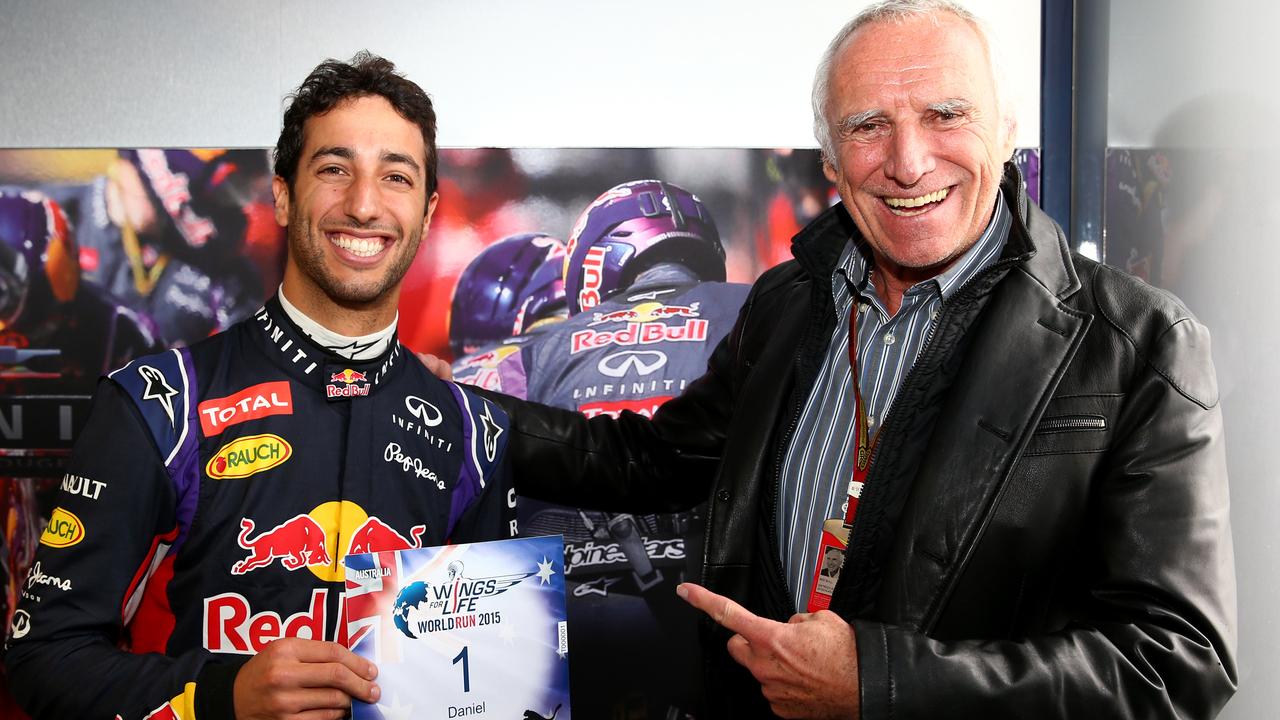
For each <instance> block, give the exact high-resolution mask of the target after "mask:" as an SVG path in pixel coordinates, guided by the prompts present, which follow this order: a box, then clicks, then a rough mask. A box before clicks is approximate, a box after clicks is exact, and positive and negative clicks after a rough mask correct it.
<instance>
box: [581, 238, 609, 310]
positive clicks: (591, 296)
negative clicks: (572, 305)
mask: <svg viewBox="0 0 1280 720" xmlns="http://www.w3.org/2000/svg"><path fill="white" fill-rule="evenodd" d="M608 253H609V250H608V248H603V247H593V248H589V249H588V250H587V256H586V257H585V258H583V259H582V289H581V290H579V291H578V307H580V308H582V309H583V310H590V309H591V308H593V307H595V306H597V305H599V304H600V301H601V300H603V299H604V298H602V297H600V286H601V285H603V284H604V258H605V256H606V255H607V254H608Z"/></svg>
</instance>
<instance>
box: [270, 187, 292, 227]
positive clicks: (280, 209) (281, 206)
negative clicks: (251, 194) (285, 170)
mask: <svg viewBox="0 0 1280 720" xmlns="http://www.w3.org/2000/svg"><path fill="white" fill-rule="evenodd" d="M271 194H272V196H274V197H275V199H276V224H277V225H279V226H280V227H289V183H287V182H285V180H284V178H282V177H280V176H279V175H276V176H275V177H273V178H271Z"/></svg>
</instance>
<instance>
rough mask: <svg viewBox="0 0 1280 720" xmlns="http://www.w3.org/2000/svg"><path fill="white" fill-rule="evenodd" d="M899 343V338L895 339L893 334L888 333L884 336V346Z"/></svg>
mask: <svg viewBox="0 0 1280 720" xmlns="http://www.w3.org/2000/svg"><path fill="white" fill-rule="evenodd" d="M897 341H898V338H897V337H895V336H894V334H893V333H886V334H885V336H884V344H885V345H892V344H894V343H895V342H897Z"/></svg>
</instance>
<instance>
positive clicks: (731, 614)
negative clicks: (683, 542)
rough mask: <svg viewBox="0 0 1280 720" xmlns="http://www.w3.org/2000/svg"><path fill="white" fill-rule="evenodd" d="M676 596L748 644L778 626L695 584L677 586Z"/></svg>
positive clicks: (761, 637) (758, 639)
mask: <svg viewBox="0 0 1280 720" xmlns="http://www.w3.org/2000/svg"><path fill="white" fill-rule="evenodd" d="M676 594H677V595H679V596H680V597H681V598H683V599H684V600H685V602H687V603H689V604H690V605H692V606H694V607H695V608H697V609H699V610H701V611H702V612H704V613H706V614H707V615H708V616H710V617H711V619H712V620H715V621H716V622H717V623H719V624H720V625H721V626H722V627H724V628H725V629H727V630H729V631H731V632H735V633H738V634H739V635H741V636H742V637H743V638H745V639H746V640H747V642H750V643H754V642H758V641H760V640H763V639H764V637H765V633H767V632H768V631H769V630H770V629H771V628H772V627H773V626H774V625H779V624H780V623H776V622H774V621H772V620H768V619H765V618H762V617H760V616H758V615H756V614H754V613H752V612H751V611H750V610H747V609H746V608H744V607H742V606H741V605H739V604H738V603H736V602H734V601H732V600H730V599H729V598H727V597H725V596H723V595H717V594H716V593H713V592H711V591H710V590H708V589H706V588H704V587H702V586H701V585H698V584H696V583H681V584H680V585H677V586H676Z"/></svg>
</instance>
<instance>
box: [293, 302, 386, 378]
mask: <svg viewBox="0 0 1280 720" xmlns="http://www.w3.org/2000/svg"><path fill="white" fill-rule="evenodd" d="M280 307H281V308H283V309H284V312H285V315H288V316H289V319H290V320H292V321H293V324H294V325H297V326H298V329H300V330H302V332H303V334H305V335H306V336H307V337H309V338H311V340H312V341H313V342H315V343H316V344H317V345H319V346H321V347H323V348H325V349H326V350H328V351H329V352H332V353H333V354H335V355H341V356H342V357H345V358H347V359H349V360H370V359H373V358H376V357H378V356H379V355H381V354H382V353H383V352H385V351H386V349H387V348H388V347H389V346H390V344H391V343H392V341H393V340H394V338H395V332H396V321H397V319H398V316H396V317H393V318H392V320H391V322H390V323H389V324H387V325H386V326H384V327H382V328H380V329H378V330H376V331H374V332H372V333H365V334H362V335H344V334H339V333H337V332H335V331H333V330H332V329H330V328H328V327H326V326H325V325H322V324H321V323H320V322H319V321H317V320H316V319H315V318H313V317H311V316H309V315H307V314H306V313H304V312H303V311H302V310H301V309H300V308H298V307H297V306H296V305H294V303H293V302H292V301H291V300H290V298H289V295H288V291H287V290H285V288H284V286H283V285H282V286H281V287H280Z"/></svg>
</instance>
